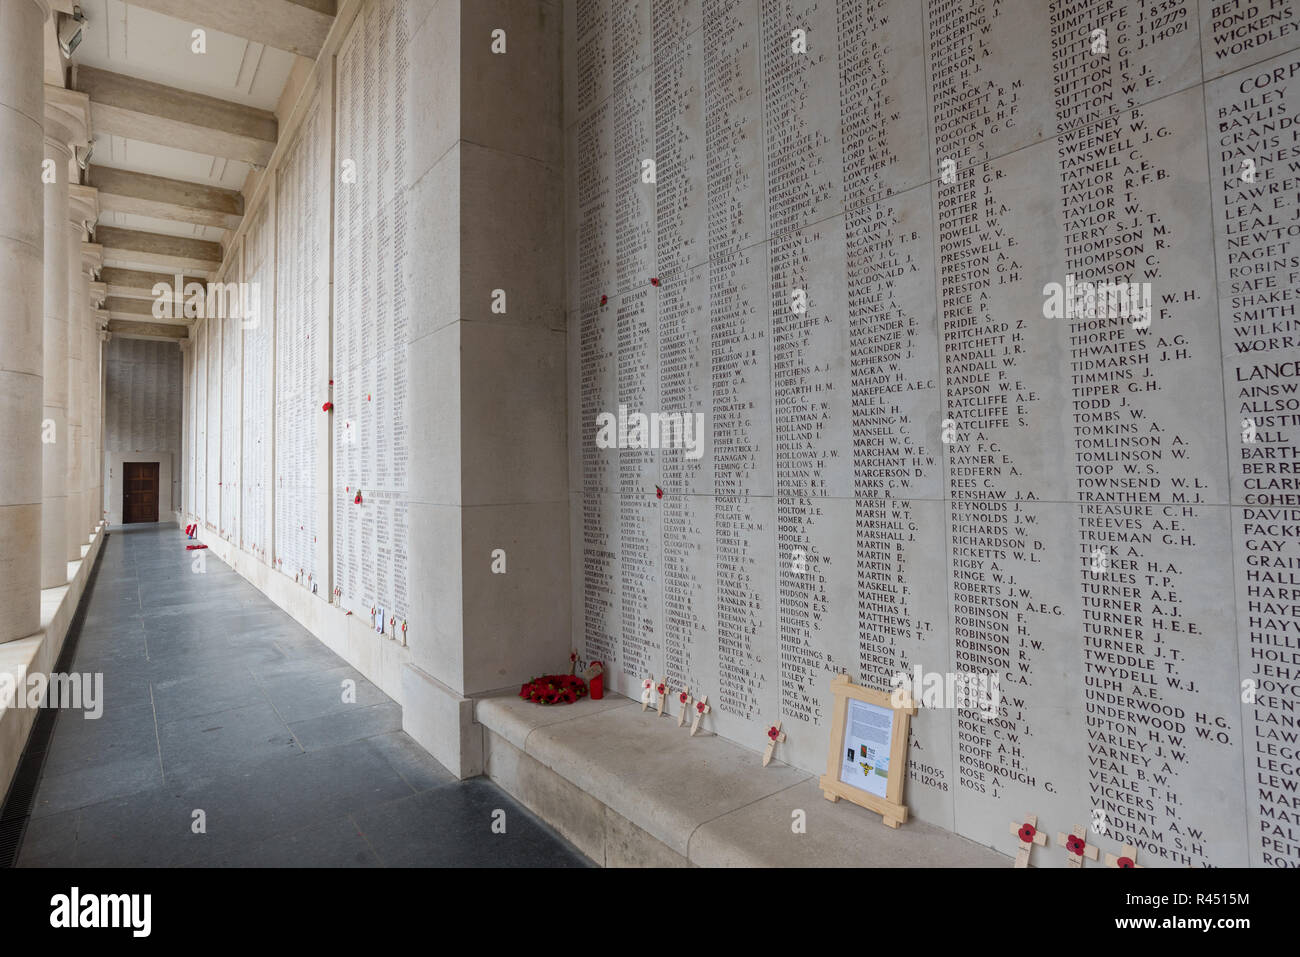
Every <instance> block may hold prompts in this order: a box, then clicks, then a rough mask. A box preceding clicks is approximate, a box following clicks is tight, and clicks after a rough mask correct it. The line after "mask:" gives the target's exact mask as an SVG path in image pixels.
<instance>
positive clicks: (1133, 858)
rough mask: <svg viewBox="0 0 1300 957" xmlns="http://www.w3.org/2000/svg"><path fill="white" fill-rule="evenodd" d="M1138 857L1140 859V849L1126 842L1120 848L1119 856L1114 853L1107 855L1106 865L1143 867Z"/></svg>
mask: <svg viewBox="0 0 1300 957" xmlns="http://www.w3.org/2000/svg"><path fill="white" fill-rule="evenodd" d="M1137 859H1138V849H1137V848H1136V847H1134V846H1133V845H1132V844H1125V845H1124V847H1123V848H1122V849H1121V850H1120V855H1119V857H1116V856H1115V855H1114V854H1107V855H1106V866H1107V867H1141V866H1142V865H1141V864H1139V863H1138V862H1137Z"/></svg>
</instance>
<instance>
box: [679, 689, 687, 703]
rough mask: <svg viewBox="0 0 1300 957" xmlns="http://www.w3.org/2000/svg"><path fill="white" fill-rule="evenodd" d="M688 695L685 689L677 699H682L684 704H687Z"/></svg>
mask: <svg viewBox="0 0 1300 957" xmlns="http://www.w3.org/2000/svg"><path fill="white" fill-rule="evenodd" d="M687 697H689V696H688V695H687V694H686V692H685V691H683V692H682V693H681V694H679V695H678V696H677V700H678V701H680V702H681V703H682V704H686V699H687Z"/></svg>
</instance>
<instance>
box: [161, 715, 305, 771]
mask: <svg viewBox="0 0 1300 957" xmlns="http://www.w3.org/2000/svg"><path fill="white" fill-rule="evenodd" d="M158 741H159V744H160V746H161V748H162V766H163V772H164V773H165V774H166V775H167V776H168V778H169V779H176V780H185V779H186V778H190V777H194V776H197V775H202V774H210V773H212V772H214V771H223V770H231V769H234V768H237V767H239V766H240V765H244V764H249V763H253V762H256V761H261V760H265V759H267V758H276V757H282V758H286V759H287V758H289V757H292V756H294V755H297V754H299V753H300V752H301V749H300V748H299V747H298V742H297V741H295V740H294V737H293V735H292V734H291V733H290V732H289V729H288V728H287V727H286V726H285V724H284V722H283V721H281V720H280V717H279V715H277V714H276V713H275V709H274V708H272V707H271V706H270V705H269V704H266V703H259V704H251V705H245V706H243V707H239V708H232V709H230V710H229V711H219V712H217V713H215V714H204V715H198V716H195V717H190V718H179V719H177V720H176V721H169V722H168V723H166V724H159V725H158Z"/></svg>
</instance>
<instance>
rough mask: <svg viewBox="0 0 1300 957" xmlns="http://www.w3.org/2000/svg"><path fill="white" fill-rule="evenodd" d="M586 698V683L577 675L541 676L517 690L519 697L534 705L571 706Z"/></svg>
mask: <svg viewBox="0 0 1300 957" xmlns="http://www.w3.org/2000/svg"><path fill="white" fill-rule="evenodd" d="M586 696H587V682H585V681H583V680H582V679H581V678H579V677H578V676H577V675H542V676H541V677H540V678H534V679H533V680H532V681H528V682H525V683H524V685H523V687H521V688H520V689H519V697H521V698H523V699H524V700H525V701H532V702H535V703H536V704H573V702H575V701H577V700H578V699H579V698H585V697H586Z"/></svg>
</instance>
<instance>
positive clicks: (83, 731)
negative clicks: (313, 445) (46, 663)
mask: <svg viewBox="0 0 1300 957" xmlns="http://www.w3.org/2000/svg"><path fill="white" fill-rule="evenodd" d="M185 544H186V541H185V538H184V536H183V534H181V532H180V531H179V530H178V529H177V528H176V527H175V525H171V526H161V527H160V526H149V527H146V528H141V529H132V530H127V531H115V532H112V533H110V535H109V538H108V540H107V542H106V543H105V548H104V554H103V557H102V558H101V560H100V563H99V567H98V569H97V570H96V572H95V574H94V577H93V578H92V580H91V586H90V589H89V597H88V599H87V605H86V610H85V618H84V621H83V622H82V624H81V627H80V629H79V631H78V630H77V629H75V628H74V630H73V631H72V632H71V633H70V635H69V639H68V640H69V641H76V642H77V646H76V652H75V658H74V660H73V664H72V666H71V667H70V668H69V669H68V670H69V671H75V672H81V673H84V672H102V673H103V675H104V679H103V680H104V693H103V697H104V707H103V716H102V717H101V718H99V719H98V720H86V719H85V718H84V717H83V716H82V714H81V713H80V712H77V711H62V712H60V713H59V715H58V718H57V722H56V724H55V728H54V733H53V737H52V739H51V740H50V743H49V745H48V747H47V748H46V751H45V755H44V766H43V770H42V773H41V778H40V783H39V786H38V788H37V791H36V794H35V798H34V800H33V803H32V810H31V815H32V816H31V820H30V822H29V825H28V828H27V831H26V836H25V838H24V840H23V844H22V846H21V848H20V851H19V857H18V864H19V866H29V867H41V866H75V867H99V866H127V867H138V866H198V867H206V866H237V867H239V866H308V867H313V866H319V867H334V866H361V867H366V866H376V867H377V866H394V867H412V866H546V867H555V866H583V865H585V864H587V863H588V862H587V861H586V858H584V857H582V856H581V855H580V854H579V853H577V852H576V851H575V850H574V849H572V847H571V846H570V845H568V844H567V843H566V842H565V841H563V839H561V838H560V837H558V836H557V835H556V834H555V833H554V832H553V831H552V830H551V829H550V828H548V827H547V826H546V825H545V824H543V823H541V822H540V821H538V820H537V819H536V818H534V817H533V816H532V815H531V814H530V813H529V812H528V811H527V810H525V809H524V808H522V807H521V806H520V805H518V804H517V803H516V802H515V801H513V800H512V799H511V798H510V797H509V796H508V795H506V794H505V793H504V792H503V791H502V790H501V789H500V788H498V787H497V786H496V785H495V784H493V783H492V782H491V781H489V780H488V779H486V778H478V779H474V780H471V781H467V782H458V781H456V780H455V778H454V777H453V776H452V775H451V774H450V773H448V772H447V771H446V770H445V769H444V768H443V767H442V766H441V765H439V764H438V763H437V762H435V761H434V760H433V759H432V758H430V757H429V756H428V755H427V754H426V753H425V752H424V751H422V750H421V749H420V748H419V747H417V746H416V745H415V744H414V742H412V741H411V739H410V738H408V737H407V736H406V734H404V733H403V732H402V731H401V723H402V721H401V709H400V708H399V707H398V706H397V704H395V703H394V702H393V701H392V700H390V699H389V698H388V697H386V696H385V695H384V694H383V693H382V692H381V691H380V690H379V689H378V688H377V687H375V686H374V685H373V684H371V683H370V682H369V681H367V680H366V679H365V678H364V677H362V675H361V674H360V673H359V672H357V671H355V670H354V669H353V668H351V667H350V666H349V665H347V664H346V663H345V662H344V661H343V660H342V659H340V658H339V657H337V656H336V655H334V654H333V653H332V652H331V651H330V650H329V649H328V648H326V647H325V646H324V645H322V644H321V643H320V642H318V641H317V640H316V639H315V638H313V637H312V636H311V635H310V634H308V633H307V632H306V631H305V630H304V629H303V628H301V627H300V626H299V625H298V624H297V623H295V622H294V621H293V620H292V619H291V618H289V616H288V615H286V614H285V613H284V612H282V611H281V610H280V609H278V608H277V607H275V606H274V605H273V604H272V603H271V602H270V601H268V600H267V599H266V598H265V597H264V596H263V595H262V594H261V593H260V592H258V591H257V590H256V589H255V588H253V587H252V586H251V585H250V584H248V583H247V582H245V581H244V580H243V579H242V578H240V577H239V576H238V575H237V574H235V572H233V571H232V570H231V569H230V568H228V567H227V566H226V565H224V564H222V563H221V562H220V561H219V560H218V559H216V558H215V557H214V556H212V554H211V553H210V552H209V553H207V558H206V571H205V572H204V573H202V574H197V573H195V572H193V571H192V570H191V562H192V561H193V559H194V556H195V554H196V553H195V552H187V551H186V550H185V547H184V546H185ZM346 679H351V680H352V681H355V682H356V695H355V703H353V704H347V703H344V701H343V682H344V681H345V680H346ZM498 809H500V810H503V811H504V812H505V818H504V820H505V833H504V834H497V833H494V832H493V828H492V824H493V819H494V812H496V811H497V810H498ZM199 811H201V812H203V813H202V815H201V818H202V819H204V820H205V822H206V833H203V834H196V833H194V830H195V821H196V818H197V817H200V816H199V815H196V812H199ZM495 817H496V818H497V819H500V817H501V815H499V814H496V815H495ZM499 829H500V828H499V827H498V830H499Z"/></svg>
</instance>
